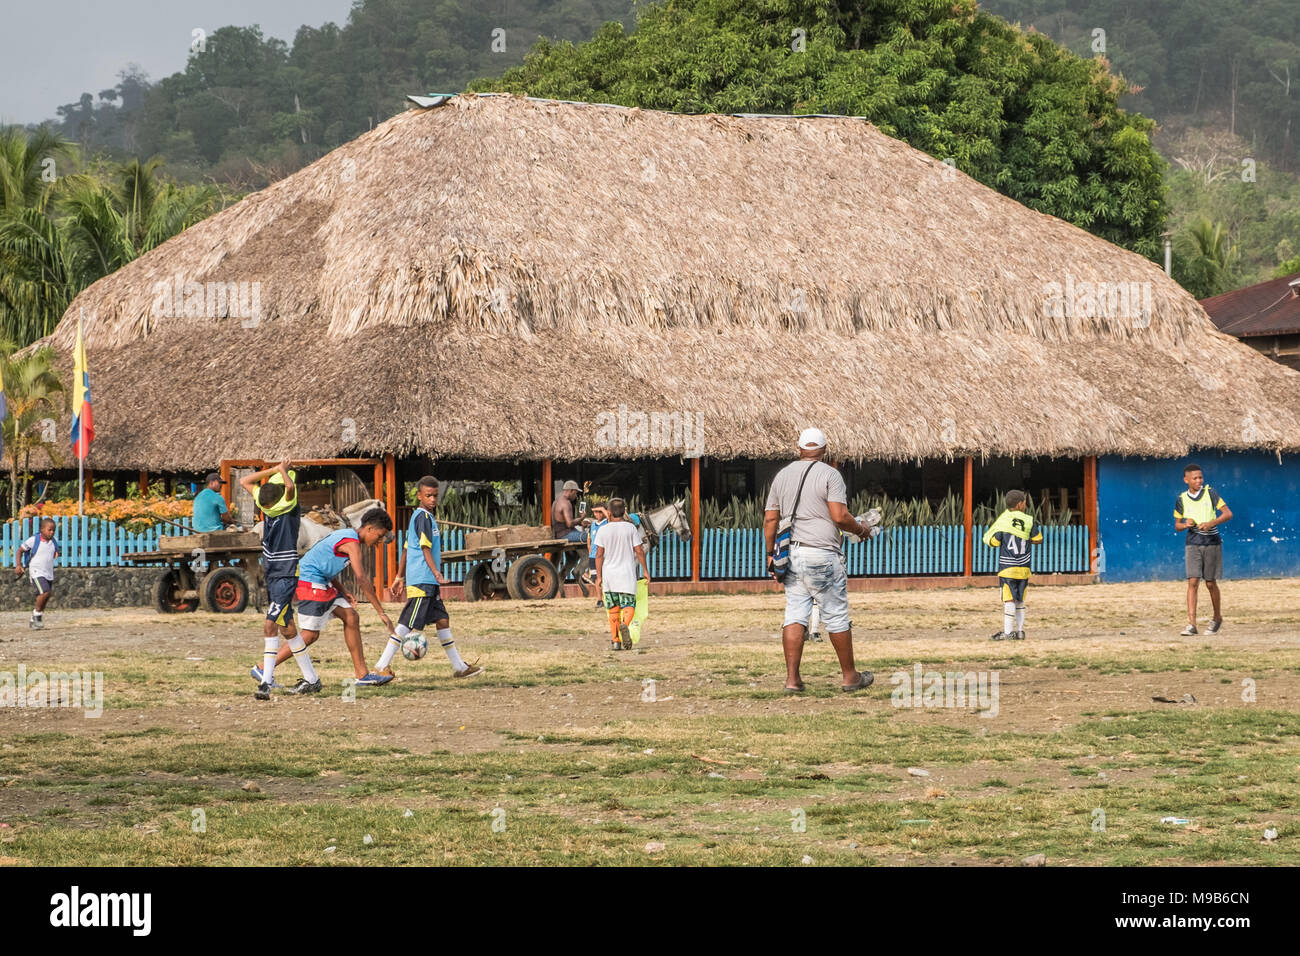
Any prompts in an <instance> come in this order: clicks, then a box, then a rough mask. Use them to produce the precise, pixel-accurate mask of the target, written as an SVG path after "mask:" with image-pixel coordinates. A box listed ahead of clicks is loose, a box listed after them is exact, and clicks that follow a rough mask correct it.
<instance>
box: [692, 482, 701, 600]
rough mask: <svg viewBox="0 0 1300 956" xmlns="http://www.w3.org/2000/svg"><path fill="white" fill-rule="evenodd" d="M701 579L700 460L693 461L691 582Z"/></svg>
mask: <svg viewBox="0 0 1300 956" xmlns="http://www.w3.org/2000/svg"><path fill="white" fill-rule="evenodd" d="M699 579H700V460H699V459H698V458H692V459H691V580H692V581H698V580H699Z"/></svg>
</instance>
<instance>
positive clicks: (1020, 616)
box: [1016, 604, 1025, 631]
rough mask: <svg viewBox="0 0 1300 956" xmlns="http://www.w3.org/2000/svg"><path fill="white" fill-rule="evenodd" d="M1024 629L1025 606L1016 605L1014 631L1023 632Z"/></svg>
mask: <svg viewBox="0 0 1300 956" xmlns="http://www.w3.org/2000/svg"><path fill="white" fill-rule="evenodd" d="M1024 629H1025V606H1024V605H1023V604H1017V605H1016V630H1017V631H1023V630H1024Z"/></svg>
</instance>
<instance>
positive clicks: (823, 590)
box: [783, 544, 852, 634]
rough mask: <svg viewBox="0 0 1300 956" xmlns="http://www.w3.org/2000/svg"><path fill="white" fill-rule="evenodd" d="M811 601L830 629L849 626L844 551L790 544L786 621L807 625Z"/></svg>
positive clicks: (786, 584)
mask: <svg viewBox="0 0 1300 956" xmlns="http://www.w3.org/2000/svg"><path fill="white" fill-rule="evenodd" d="M813 601H816V602H817V607H818V608H820V609H821V619H822V623H823V624H825V625H826V630H828V631H829V632H830V633H832V634H838V633H840V632H841V631H847V630H848V629H849V628H850V627H851V626H852V622H851V621H850V620H849V576H848V572H847V571H846V570H845V566H844V554H843V553H842V552H840V551H827V550H826V549H824V548H809V547H805V546H803V545H798V544H792V545H791V546H790V574H789V575H788V576H787V577H786V579H785V624H802V625H804V626H805V627H807V626H808V617H809V615H811V614H812V607H813ZM783 626H784V625H783Z"/></svg>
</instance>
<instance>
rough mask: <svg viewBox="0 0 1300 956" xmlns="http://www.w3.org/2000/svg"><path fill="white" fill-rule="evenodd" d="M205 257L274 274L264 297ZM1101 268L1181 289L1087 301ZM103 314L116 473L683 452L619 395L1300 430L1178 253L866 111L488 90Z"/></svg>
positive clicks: (96, 295) (913, 437) (710, 450)
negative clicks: (1134, 247)
mask: <svg viewBox="0 0 1300 956" xmlns="http://www.w3.org/2000/svg"><path fill="white" fill-rule="evenodd" d="M178 282H179V283H187V282H197V283H238V282H248V283H253V282H258V283H260V290H259V291H260V296H259V297H260V305H261V314H260V318H259V320H258V321H253V320H252V319H251V318H250V317H244V318H242V319H241V317H240V316H239V315H238V314H223V315H221V316H217V317H214V316H211V315H209V316H208V317H206V318H205V317H199V316H191V317H189V318H186V317H184V314H183V313H184V309H183V308H182V307H181V305H180V303H179V300H178V301H177V302H176V303H168V302H167V301H166V300H167V298H168V296H167V295H165V294H163V293H162V291H161V290H165V289H174V288H176V285H177V283H178ZM1086 283H1108V284H1111V285H1113V286H1120V285H1123V286H1124V288H1125V289H1128V288H1130V287H1131V286H1130V284H1134V283H1136V284H1137V286H1138V287H1139V288H1140V287H1141V286H1142V285H1143V284H1146V288H1147V290H1148V292H1147V299H1148V301H1149V305H1150V308H1149V310H1148V311H1146V312H1145V313H1144V314H1142V315H1135V314H1134V313H1135V311H1136V309H1137V304H1138V303H1139V302H1140V301H1141V300H1142V296H1141V295H1139V296H1136V297H1135V299H1134V303H1133V304H1132V305H1131V308H1130V311H1129V313H1128V314H1126V315H1124V316H1114V315H1105V314H1102V315H1094V314H1092V312H1093V310H1092V309H1090V308H1088V304H1087V303H1086V302H1085V301H1084V300H1082V299H1081V300H1080V301H1079V302H1078V303H1074V304H1075V305H1077V307H1076V308H1072V310H1071V313H1072V314H1071V313H1067V312H1066V310H1065V309H1064V308H1062V307H1061V303H1060V298H1061V296H1062V290H1063V289H1065V288H1067V287H1068V288H1071V289H1073V290H1075V291H1076V292H1077V291H1078V290H1080V289H1082V288H1084V287H1085V284H1086ZM160 284H161V285H160ZM209 291H210V290H209ZM160 296H161V298H160ZM182 298H186V300H187V301H192V300H191V299H189V298H188V297H187V296H182ZM1101 298H1102V300H1103V302H1104V301H1105V299H1106V297H1105V296H1104V295H1103V296H1102V297H1101ZM1054 302H1055V307H1054V305H1053V304H1054ZM82 310H84V312H85V315H86V335H87V345H88V350H89V356H90V359H89V361H90V369H91V373H92V379H91V381H92V388H93V394H94V398H95V415H96V425H97V431H98V435H99V437H98V440H97V443H96V446H95V451H94V453H93V454H94V457H95V458H96V459H97V461H98V465H99V467H109V466H115V467H148V468H153V469H159V470H165V469H170V468H176V469H180V468H189V467H193V466H194V463H196V462H211V461H215V460H217V459H219V458H223V457H263V456H265V457H271V458H273V457H276V456H279V455H281V454H293V455H295V456H300V457H308V456H310V457H324V456H331V455H336V454H342V453H345V452H365V453H377V452H384V451H391V452H395V453H397V454H399V455H403V454H412V453H415V454H428V455H430V456H433V457H436V458H446V457H473V458H542V457H554V458H564V459H577V458H597V457H641V456H643V455H646V454H653V453H654V449H650V450H646V449H638V448H630V447H626V446H624V447H608V443H607V442H606V443H602V442H601V441H600V439H599V434H598V426H597V421H596V415H597V413H599V412H601V411H603V410H612V409H615V408H617V407H618V406H619V405H626V406H627V407H628V409H629V410H645V411H664V412H671V411H682V412H692V413H698V414H699V415H700V419H699V420H700V421H701V422H702V424H703V428H704V440H703V449H704V453H705V454H707V455H711V456H720V457H749V456H753V457H775V456H782V455H785V454H787V453H788V452H789V451H790V448H791V446H792V444H793V442H794V437H795V436H796V435H797V433H798V431H799V429H800V428H802V427H805V426H806V425H808V424H816V425H818V426H820V427H822V428H823V429H824V430H825V431H826V432H827V434H828V435H829V436H830V438H831V441H832V443H833V446H834V450H835V453H836V454H837V455H838V456H840V457H843V458H859V457H860V458H895V459H897V458H918V457H930V456H940V457H950V456H955V455H965V454H976V455H983V454H990V455H1002V454H1006V455H1014V456H1022V455H1031V454H1055V455H1079V454H1096V453H1106V452H1119V453H1124V454H1143V455H1179V454H1183V453H1185V452H1186V451H1187V450H1188V449H1189V448H1190V447H1194V446H1201V447H1206V446H1210V447H1222V448H1242V447H1267V448H1278V449H1293V448H1297V447H1300V373H1296V372H1294V371H1291V370H1288V369H1285V368H1283V367H1281V366H1278V365H1276V364H1274V363H1272V362H1270V361H1268V359H1266V358H1264V357H1262V356H1260V355H1259V354H1258V353H1256V352H1255V351H1254V350H1252V349H1250V348H1249V347H1247V346H1245V345H1241V344H1239V343H1238V342H1236V341H1235V340H1233V339H1232V338H1230V337H1228V336H1224V335H1222V334H1220V333H1219V332H1218V331H1217V330H1216V329H1215V328H1214V326H1213V324H1212V323H1211V322H1210V320H1209V319H1208V317H1207V316H1206V315H1205V313H1204V312H1203V311H1202V310H1201V308H1200V306H1199V305H1198V304H1197V303H1196V301H1195V300H1194V299H1193V298H1192V297H1191V296H1190V295H1188V294H1187V293H1186V292H1184V291H1183V290H1182V289H1181V288H1180V287H1179V286H1177V285H1176V284H1175V283H1173V282H1172V281H1170V280H1169V279H1167V278H1166V277H1165V275H1164V273H1163V272H1162V271H1161V270H1160V269H1159V268H1157V267H1156V266H1154V265H1153V264H1151V263H1150V262H1148V261H1147V260H1145V259H1143V258H1142V257H1140V256H1137V255H1134V254H1132V253H1129V252H1126V251H1123V250H1121V249H1118V248H1116V247H1115V246H1113V245H1110V244H1109V243H1106V242H1104V241H1102V240H1100V239H1098V238H1096V237H1094V236H1092V235H1090V234H1089V233H1087V232H1085V231H1083V230H1081V229H1078V228H1076V227H1074V226H1072V225H1069V224H1067V223H1065V222H1062V221H1060V220H1058V219H1054V218H1052V217H1050V216H1045V215H1042V214H1039V213H1036V212H1033V211H1031V210H1029V209H1026V208H1025V207H1023V206H1021V205H1019V204H1018V203H1016V202H1014V201H1012V200H1010V199H1007V198H1005V197H1003V196H1001V195H1000V194H998V193H996V192H994V191H992V190H990V189H988V188H986V187H984V186H982V185H980V184H979V183H976V182H975V181H974V180H971V179H969V178H968V177H966V176H964V175H962V174H961V173H958V172H956V171H954V170H952V169H950V168H949V167H947V166H945V165H943V164H942V163H939V162H937V161H936V160H934V159H932V158H931V157H929V156H927V155H925V154H923V153H921V152H918V151H917V150H915V149H912V148H911V147H909V146H907V145H906V144H904V143H902V142H899V141H897V140H895V139H891V138H890V137H888V136H885V135H884V134H882V133H880V132H879V131H878V130H876V129H875V128H874V127H872V126H871V125H870V124H868V123H866V122H863V121H861V120H857V119H852V118H834V117H832V118H827V117H730V116H683V115H673V114H667V113H658V112H649V111H642V110H635V109H622V108H614V107H605V106H595V105H581V104H572V103H559V102H547V101H535V100H527V99H523V98H519V97H507V96H482V97H476V96H459V97H455V98H453V99H452V100H451V101H450V103H449V105H447V106H443V107H440V108H435V109H412V110H409V111H407V112H406V113H403V114H401V115H398V116H396V117H394V118H393V119H391V120H389V121H388V122H385V123H383V124H382V125H380V126H378V127H377V128H375V129H374V130H372V131H371V132H369V133H367V134H365V135H363V136H360V137H359V138H357V139H356V140H354V141H353V142H350V143H348V144H347V145H345V146H342V147H340V148H339V149H336V150H334V151H333V152H331V153H330V154H329V155H327V156H325V157H324V158H322V159H321V160H319V161H318V162H316V163H314V164H312V165H311V166H309V167H307V168H305V169H303V170H301V171H299V172H298V173H296V174H294V175H292V176H290V177H288V178H287V179H284V180H282V181H280V182H278V183H276V184H274V185H272V186H270V187H268V188H266V189H264V190H262V191H260V192H258V193H255V194H253V195H251V196H249V197H247V198H246V199H244V200H243V201H241V202H239V203H237V204H236V205H234V206H232V207H230V208H229V209H226V210H225V211H223V212H221V213H219V214H217V215H215V216H212V217H211V218H209V219H207V220H205V221H204V222H201V223H199V224H198V225H195V226H193V227H192V228H190V229H188V230H186V231H185V232H184V233H183V234H181V235H180V236H178V237H176V238H174V239H172V240H171V241H169V242H167V243H165V244H164V245H162V246H160V247H159V248H157V249H155V250H154V251H152V252H151V253H149V254H147V255H145V256H143V257H142V258H140V259H139V260H137V261H135V262H133V263H131V264H130V265H128V266H127V267H125V268H123V269H121V270H120V271H118V272H116V273H114V274H113V275H111V276H109V277H107V278H105V279H103V280H101V281H99V282H97V283H95V284H94V285H93V286H91V287H90V288H89V289H87V290H86V291H85V292H84V293H82V295H81V296H80V297H78V299H77V300H76V301H75V302H74V303H73V305H72V307H71V309H70V310H69V312H68V314H67V315H66V316H65V317H64V319H63V321H62V323H61V324H60V325H59V327H58V329H57V330H56V331H55V333H54V334H53V336H52V337H51V338H52V340H53V343H54V344H55V345H56V346H57V347H58V348H60V349H61V350H64V351H65V352H70V351H71V346H72V344H73V340H74V336H75V325H76V317H77V315H78V314H79V313H81V312H82ZM237 311H238V310H232V309H230V308H229V306H227V307H226V312H228V313H237ZM175 313H181V314H180V315H176V314H175ZM660 453H668V454H672V453H674V452H673V451H672V450H671V449H669V450H666V451H663V452H660Z"/></svg>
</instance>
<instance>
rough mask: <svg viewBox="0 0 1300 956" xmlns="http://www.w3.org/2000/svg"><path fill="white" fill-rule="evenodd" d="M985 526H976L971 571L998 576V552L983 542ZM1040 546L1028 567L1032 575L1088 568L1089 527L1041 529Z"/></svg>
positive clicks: (1035, 548) (1072, 571)
mask: <svg viewBox="0 0 1300 956" xmlns="http://www.w3.org/2000/svg"><path fill="white" fill-rule="evenodd" d="M987 530H988V526H987V525H976V526H975V555H974V562H973V563H974V565H975V567H974V569H973V570H974V572H975V573H976V574H997V573H998V549H997V548H990V547H989V546H988V545H986V544H985V543H984V541H983V540H982V539H983V537H984V532H985V531H987ZM1039 530H1041V531H1042V532H1043V543H1042V544H1036V545H1034V550H1033V551H1032V552H1030V559H1029V567H1030V569H1031V570H1032V571H1033V572H1034V573H1035V574H1052V573H1062V574H1082V573H1084V572H1086V571H1088V569H1089V567H1090V566H1091V562H1090V561H1089V554H1088V528H1087V527H1086V526H1085V525H1075V524H1072V525H1064V526H1058V527H1042V528H1040V529H1039Z"/></svg>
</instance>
